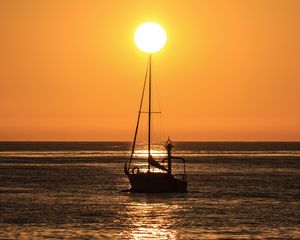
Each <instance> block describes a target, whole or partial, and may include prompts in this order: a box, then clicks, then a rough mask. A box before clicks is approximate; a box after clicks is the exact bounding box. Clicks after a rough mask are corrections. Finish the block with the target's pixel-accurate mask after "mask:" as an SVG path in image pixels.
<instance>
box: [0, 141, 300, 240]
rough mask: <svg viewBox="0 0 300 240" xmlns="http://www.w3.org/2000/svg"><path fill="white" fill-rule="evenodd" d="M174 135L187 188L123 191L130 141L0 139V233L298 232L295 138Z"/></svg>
mask: <svg viewBox="0 0 300 240" xmlns="http://www.w3.org/2000/svg"><path fill="white" fill-rule="evenodd" d="M175 145H176V147H175V149H174V155H178V156H183V157H185V159H186V170H187V179H188V184H189V185H188V193H174V194H170V193H169V194H137V193H128V192H121V191H122V190H124V189H128V188H129V183H128V180H127V177H126V176H125V175H124V173H123V165H124V163H125V162H126V161H127V160H128V156H129V152H130V143H127V142H1V143H0V239H50V238H51V239H105V238H112V239H299V238H300V143H263V142H260V143H253V142H252V143H251V142H248V143H247V142H246V143H242V142H240V143H239V142H176V143H175Z"/></svg>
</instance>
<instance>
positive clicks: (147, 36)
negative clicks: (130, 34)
mask: <svg viewBox="0 0 300 240" xmlns="http://www.w3.org/2000/svg"><path fill="white" fill-rule="evenodd" d="M134 41H135V44H136V45H137V47H138V48H139V49H140V50H142V51H143V52H147V53H154V52H158V51H159V50H160V49H162V48H163V47H164V45H165V43H166V41H167V35H166V32H165V30H164V29H163V28H162V26H160V25H159V24H158V23H155V22H146V23H143V24H142V25H140V26H139V27H138V28H137V30H136V31H135V35H134Z"/></svg>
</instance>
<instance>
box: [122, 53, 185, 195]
mask: <svg viewBox="0 0 300 240" xmlns="http://www.w3.org/2000/svg"><path fill="white" fill-rule="evenodd" d="M151 62H152V55H151V54H150V55H149V60H148V65H147V68H146V75H145V79H144V85H143V91H142V97H141V102H140V107H139V112H138V117H137V124H136V128H135V134H134V139H133V144H132V149H131V155H130V159H129V162H128V163H125V165H124V172H125V174H126V175H127V176H128V179H129V182H130V185H131V189H130V191H131V192H141V193H168V192H186V191H187V185H188V183H187V180H186V173H185V160H184V159H183V158H181V157H177V156H173V155H172V149H173V147H174V144H173V143H172V141H171V140H170V139H169V138H168V140H167V141H166V143H165V146H164V147H165V149H166V152H167V157H166V158H164V159H162V161H161V162H158V161H157V160H155V159H154V157H153V156H152V155H151V150H152V144H151V137H152V136H151V120H152V114H153V113H154V112H152V106H151V101H152V99H151V98H152V92H151V90H152V89H151V87H152V86H151V80H152V79H151V71H152V67H151ZM147 80H148V81H147ZM147 82H148V90H149V92H148V97H149V99H148V111H147V112H146V113H147V114H148V129H147V130H148V131H147V132H148V134H147V135H148V136H147V138H148V139H147V145H148V146H147V148H148V149H147V158H146V159H145V160H147V161H148V169H147V171H146V172H142V171H140V168H139V166H134V165H133V164H132V160H133V156H134V154H135V147H136V139H137V135H138V131H139V125H140V117H141V114H142V113H145V112H142V106H143V102H144V95H145V88H146V85H147ZM174 160H179V161H181V162H182V163H183V164H182V166H183V174H181V175H180V177H178V176H176V177H175V176H174V175H173V173H172V163H173V161H174ZM165 163H167V166H165ZM151 167H152V169H151Z"/></svg>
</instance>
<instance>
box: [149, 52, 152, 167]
mask: <svg viewBox="0 0 300 240" xmlns="http://www.w3.org/2000/svg"><path fill="white" fill-rule="evenodd" d="M151 75H152V55H151V54H150V55H149V110H148V159H149V158H150V154H151V77H152V76H151ZM148 172H150V163H149V160H148Z"/></svg>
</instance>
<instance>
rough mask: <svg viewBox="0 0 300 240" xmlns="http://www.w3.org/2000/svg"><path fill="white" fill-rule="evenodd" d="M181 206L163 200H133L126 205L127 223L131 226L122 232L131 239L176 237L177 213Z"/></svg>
mask: <svg viewBox="0 0 300 240" xmlns="http://www.w3.org/2000/svg"><path fill="white" fill-rule="evenodd" d="M179 208H180V207H179V206H178V205H177V204H174V205H170V204H166V203H163V202H159V203H157V202H147V201H146V202H132V203H131V204H129V205H128V206H127V207H126V212H127V214H128V218H127V220H126V222H127V223H126V224H128V225H130V226H131V227H130V228H129V229H128V230H127V231H125V232H123V233H122V236H124V237H126V238H129V239H176V238H177V231H176V229H174V228H173V226H174V225H176V219H177V218H176V216H175V213H176V211H177V210H178V209H179Z"/></svg>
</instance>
